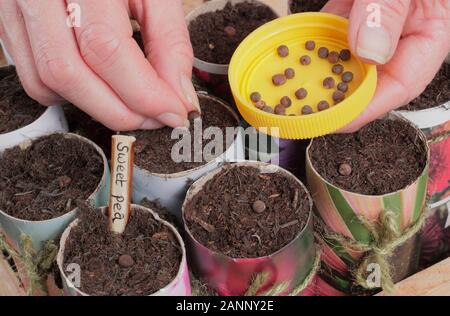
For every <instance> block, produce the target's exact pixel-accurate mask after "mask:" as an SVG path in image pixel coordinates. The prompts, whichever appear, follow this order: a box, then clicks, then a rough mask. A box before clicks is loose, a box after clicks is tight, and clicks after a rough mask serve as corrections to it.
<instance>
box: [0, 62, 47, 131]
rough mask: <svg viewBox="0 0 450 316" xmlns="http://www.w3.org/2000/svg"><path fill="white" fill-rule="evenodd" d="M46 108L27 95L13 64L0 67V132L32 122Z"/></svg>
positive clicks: (12, 129)
mask: <svg viewBox="0 0 450 316" xmlns="http://www.w3.org/2000/svg"><path fill="white" fill-rule="evenodd" d="M46 109H47V108H46V107H44V106H42V105H40V104H39V103H38V102H36V101H34V100H33V99H31V98H30V97H29V96H28V95H27V93H26V92H25V90H24V88H23V87H22V84H21V83H20V79H19V76H18V75H17V72H16V68H15V67H14V66H8V67H3V68H1V69H0V134H6V133H9V132H12V131H14V130H17V129H19V128H22V127H25V126H27V125H29V124H31V123H33V122H34V121H36V120H37V119H38V118H39V117H40V116H41V115H42V114H43V113H44V112H45V110H46Z"/></svg>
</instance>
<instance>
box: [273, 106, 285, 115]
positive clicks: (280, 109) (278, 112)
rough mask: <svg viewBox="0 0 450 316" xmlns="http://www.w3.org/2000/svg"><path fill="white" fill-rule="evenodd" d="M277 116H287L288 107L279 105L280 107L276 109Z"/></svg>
mask: <svg viewBox="0 0 450 316" xmlns="http://www.w3.org/2000/svg"><path fill="white" fill-rule="evenodd" d="M275 114H276V115H286V107H284V106H283V105H281V104H278V105H277V106H276V107H275Z"/></svg>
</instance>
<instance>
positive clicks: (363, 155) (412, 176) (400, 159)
mask: <svg viewBox="0 0 450 316" xmlns="http://www.w3.org/2000/svg"><path fill="white" fill-rule="evenodd" d="M310 158H311V161H312V164H313V166H314V168H315V169H316V171H317V172H318V173H319V174H320V175H321V176H322V177H324V178H325V179H326V180H327V181H329V182H330V183H332V184H334V185H336V186H337V187H339V188H342V189H345V190H347V191H351V192H355V193H360V194H366V195H382V194H386V193H392V192H395V191H398V190H400V189H403V188H405V187H406V186H407V185H410V184H412V183H413V182H414V180H416V179H417V178H418V177H419V176H420V175H421V173H422V172H423V170H424V168H425V165H426V163H427V152H426V145H425V143H424V142H423V141H422V139H421V138H420V137H419V135H418V132H417V130H416V129H414V128H413V127H412V126H411V125H410V124H408V123H407V122H404V121H401V120H395V121H393V120H376V121H374V122H372V123H370V124H368V125H366V126H365V127H363V128H362V129H361V130H359V131H358V132H355V133H353V134H335V135H328V136H325V137H320V138H317V139H316V140H314V142H313V144H312V146H311V149H310ZM344 164H346V165H347V168H344V169H343V170H342V165H344ZM340 169H341V170H340Z"/></svg>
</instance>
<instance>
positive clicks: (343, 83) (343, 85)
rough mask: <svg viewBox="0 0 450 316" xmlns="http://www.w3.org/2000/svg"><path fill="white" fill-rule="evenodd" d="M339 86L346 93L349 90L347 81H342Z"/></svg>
mask: <svg viewBox="0 0 450 316" xmlns="http://www.w3.org/2000/svg"><path fill="white" fill-rule="evenodd" d="M337 88H338V90H339V91H342V92H344V93H346V92H347V91H348V84H347V83H345V82H340V83H339V84H338V85H337Z"/></svg>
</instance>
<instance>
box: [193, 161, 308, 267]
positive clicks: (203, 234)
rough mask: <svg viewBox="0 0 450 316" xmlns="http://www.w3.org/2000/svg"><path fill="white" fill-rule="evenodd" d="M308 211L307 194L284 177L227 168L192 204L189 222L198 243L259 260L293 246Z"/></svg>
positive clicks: (257, 171)
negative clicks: (289, 245)
mask: <svg viewBox="0 0 450 316" xmlns="http://www.w3.org/2000/svg"><path fill="white" fill-rule="evenodd" d="M261 202H262V203H264V206H265V207H264V210H262V209H263V207H262V206H263V205H262V203H261ZM255 204H256V205H255ZM309 207H310V205H309V199H308V195H307V193H306V191H305V190H304V189H303V188H302V187H301V186H300V185H299V184H298V183H297V182H296V181H295V180H294V179H291V178H287V177H286V176H285V175H283V174H282V173H281V172H276V173H260V171H259V169H257V168H254V167H250V166H245V167H242V166H241V167H233V166H228V167H227V168H226V169H225V170H224V171H222V172H221V173H219V174H217V175H216V176H215V177H213V178H212V179H211V180H209V181H208V182H207V183H206V184H205V185H204V187H203V189H202V190H201V191H200V192H198V193H197V194H196V195H195V196H193V198H192V199H191V200H190V201H189V202H187V204H186V206H185V219H186V222H187V226H188V228H189V230H190V231H191V233H192V235H193V236H194V238H195V239H196V240H197V241H199V242H200V243H201V244H203V245H205V246H207V247H208V248H209V249H211V250H213V251H217V252H219V253H222V254H225V255H227V256H229V257H232V258H256V257H262V256H267V255H270V254H273V253H274V252H276V251H278V250H280V249H281V248H283V247H284V246H286V245H287V244H288V243H289V242H291V241H292V240H293V239H294V238H295V237H296V236H297V235H298V233H299V232H300V231H301V230H302V229H303V228H304V226H305V225H306V223H307V220H308V214H309ZM255 209H256V211H255ZM206 228H208V229H206Z"/></svg>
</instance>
